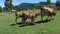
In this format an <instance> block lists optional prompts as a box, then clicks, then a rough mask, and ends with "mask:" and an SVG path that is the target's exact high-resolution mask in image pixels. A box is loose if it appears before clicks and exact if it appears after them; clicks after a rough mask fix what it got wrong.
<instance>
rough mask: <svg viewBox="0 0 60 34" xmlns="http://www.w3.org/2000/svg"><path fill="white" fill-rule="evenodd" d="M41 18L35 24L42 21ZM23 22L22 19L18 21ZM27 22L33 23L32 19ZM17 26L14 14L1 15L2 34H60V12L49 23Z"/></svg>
mask: <svg viewBox="0 0 60 34" xmlns="http://www.w3.org/2000/svg"><path fill="white" fill-rule="evenodd" d="M40 20H41V19H40V16H39V17H37V18H36V19H35V22H37V21H40ZM18 22H21V18H19V19H18ZM27 22H31V21H30V19H28V20H27ZM11 24H15V16H14V14H11V15H9V14H7V13H0V34H60V12H57V14H56V16H55V18H54V20H51V21H49V22H47V23H36V24H35V25H33V26H24V27H19V25H12V26H10V25H11Z"/></svg>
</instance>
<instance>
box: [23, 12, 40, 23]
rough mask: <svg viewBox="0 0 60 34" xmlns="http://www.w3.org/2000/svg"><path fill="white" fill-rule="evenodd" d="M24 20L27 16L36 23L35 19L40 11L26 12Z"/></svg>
mask: <svg viewBox="0 0 60 34" xmlns="http://www.w3.org/2000/svg"><path fill="white" fill-rule="evenodd" d="M24 15H25V16H24V17H25V19H24V22H26V20H27V18H29V19H31V22H32V23H34V19H35V18H36V17H37V16H39V15H40V12H39V13H33V12H24Z"/></svg>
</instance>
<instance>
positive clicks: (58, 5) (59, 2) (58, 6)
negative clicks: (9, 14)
mask: <svg viewBox="0 0 60 34" xmlns="http://www.w3.org/2000/svg"><path fill="white" fill-rule="evenodd" d="M56 7H57V10H60V1H59V0H57V1H56Z"/></svg>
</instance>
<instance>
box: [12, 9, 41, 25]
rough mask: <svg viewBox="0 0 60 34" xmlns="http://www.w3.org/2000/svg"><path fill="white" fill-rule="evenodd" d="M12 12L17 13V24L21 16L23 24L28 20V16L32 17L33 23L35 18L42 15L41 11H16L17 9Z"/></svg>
mask: <svg viewBox="0 0 60 34" xmlns="http://www.w3.org/2000/svg"><path fill="white" fill-rule="evenodd" d="M12 12H14V13H15V16H16V19H15V21H16V24H17V19H18V18H19V17H20V18H22V23H23V24H26V20H27V18H30V19H31V22H32V23H33V22H34V19H35V18H36V17H37V16H39V15H40V12H39V13H33V12H16V10H12Z"/></svg>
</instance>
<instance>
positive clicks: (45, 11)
mask: <svg viewBox="0 0 60 34" xmlns="http://www.w3.org/2000/svg"><path fill="white" fill-rule="evenodd" d="M41 11H42V15H47V16H48V17H47V18H46V20H47V19H48V18H49V17H50V18H51V17H52V16H55V15H56V11H55V10H54V9H53V8H49V7H46V6H41Z"/></svg>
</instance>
